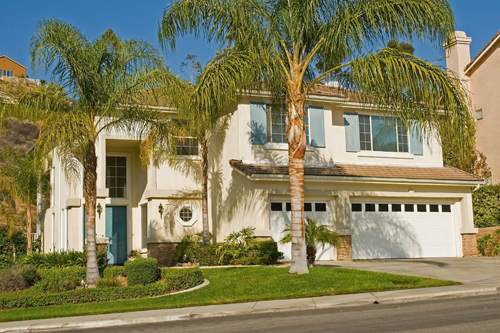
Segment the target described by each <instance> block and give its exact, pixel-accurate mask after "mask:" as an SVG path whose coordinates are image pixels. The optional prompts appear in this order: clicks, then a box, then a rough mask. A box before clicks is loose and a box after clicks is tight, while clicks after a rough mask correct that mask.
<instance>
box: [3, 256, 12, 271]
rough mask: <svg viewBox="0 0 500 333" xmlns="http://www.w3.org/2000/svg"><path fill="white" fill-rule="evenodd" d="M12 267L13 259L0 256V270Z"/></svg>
mask: <svg viewBox="0 0 500 333" xmlns="http://www.w3.org/2000/svg"><path fill="white" fill-rule="evenodd" d="M13 265H14V258H13V257H12V255H9V254H0V269H5V268H9V267H10V266H13Z"/></svg>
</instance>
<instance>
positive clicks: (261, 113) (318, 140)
mask: <svg viewBox="0 0 500 333" xmlns="http://www.w3.org/2000/svg"><path fill="white" fill-rule="evenodd" d="M305 123H306V140H307V144H308V145H311V146H313V147H325V128H324V127H325V126H324V112H323V108H322V107H314V106H310V107H307V108H306V117H305ZM250 132H251V133H250V134H251V143H253V144H266V143H285V144H286V143H287V140H286V112H285V109H284V108H281V107H274V108H273V107H271V105H270V104H265V103H256V102H252V103H250Z"/></svg>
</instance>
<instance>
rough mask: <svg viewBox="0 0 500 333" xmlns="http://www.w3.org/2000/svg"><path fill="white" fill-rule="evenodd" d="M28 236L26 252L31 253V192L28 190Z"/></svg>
mask: <svg viewBox="0 0 500 333" xmlns="http://www.w3.org/2000/svg"><path fill="white" fill-rule="evenodd" d="M26 238H27V241H28V244H27V246H26V247H27V249H26V253H27V254H31V251H32V250H31V249H32V244H31V193H30V192H29V191H28V208H27V211H26Z"/></svg>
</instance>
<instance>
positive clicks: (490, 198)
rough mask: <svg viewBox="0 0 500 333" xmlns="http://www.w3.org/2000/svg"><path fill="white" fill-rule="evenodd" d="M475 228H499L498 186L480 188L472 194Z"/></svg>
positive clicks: (499, 198)
mask: <svg viewBox="0 0 500 333" xmlns="http://www.w3.org/2000/svg"><path fill="white" fill-rule="evenodd" d="M472 205H473V211H474V224H475V226H476V227H477V228H487V227H496V226H500V184H497V185H486V186H482V187H480V188H479V189H477V191H475V192H474V193H472Z"/></svg>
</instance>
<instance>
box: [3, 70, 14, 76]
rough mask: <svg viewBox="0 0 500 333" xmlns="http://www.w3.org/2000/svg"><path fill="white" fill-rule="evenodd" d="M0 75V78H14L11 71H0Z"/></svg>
mask: <svg viewBox="0 0 500 333" xmlns="http://www.w3.org/2000/svg"><path fill="white" fill-rule="evenodd" d="M0 75H2V76H14V72H13V71H7V70H5V69H0Z"/></svg>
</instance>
